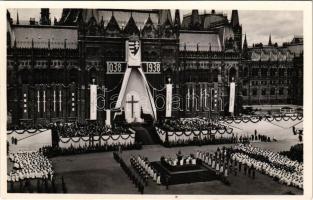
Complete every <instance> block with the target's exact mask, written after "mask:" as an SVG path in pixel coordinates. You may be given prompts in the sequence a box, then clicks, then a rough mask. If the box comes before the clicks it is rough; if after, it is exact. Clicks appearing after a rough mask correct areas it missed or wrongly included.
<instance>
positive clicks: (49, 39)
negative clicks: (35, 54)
mask: <svg viewBox="0 0 313 200" xmlns="http://www.w3.org/2000/svg"><path fill="white" fill-rule="evenodd" d="M48 49H50V39H48Z"/></svg>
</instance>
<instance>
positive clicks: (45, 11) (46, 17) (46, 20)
mask: <svg viewBox="0 0 313 200" xmlns="http://www.w3.org/2000/svg"><path fill="white" fill-rule="evenodd" d="M39 22H40V24H41V25H51V19H50V9H49V8H41V12H40V20H39Z"/></svg>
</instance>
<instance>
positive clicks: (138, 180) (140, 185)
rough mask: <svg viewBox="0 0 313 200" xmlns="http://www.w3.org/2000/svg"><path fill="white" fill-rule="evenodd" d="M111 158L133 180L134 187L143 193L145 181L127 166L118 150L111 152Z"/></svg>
mask: <svg viewBox="0 0 313 200" xmlns="http://www.w3.org/2000/svg"><path fill="white" fill-rule="evenodd" d="M113 158H114V160H115V161H116V162H118V163H120V166H121V168H122V169H123V171H124V172H125V173H126V174H127V176H128V178H129V179H130V180H131V181H132V182H133V184H134V185H135V187H137V188H138V192H140V193H141V194H143V193H144V189H145V181H144V180H143V179H142V178H141V177H138V176H137V174H136V173H135V172H134V171H133V170H131V168H129V167H128V166H127V164H126V163H125V161H124V160H123V158H122V157H121V156H120V154H119V153H118V152H115V151H114V152H113Z"/></svg>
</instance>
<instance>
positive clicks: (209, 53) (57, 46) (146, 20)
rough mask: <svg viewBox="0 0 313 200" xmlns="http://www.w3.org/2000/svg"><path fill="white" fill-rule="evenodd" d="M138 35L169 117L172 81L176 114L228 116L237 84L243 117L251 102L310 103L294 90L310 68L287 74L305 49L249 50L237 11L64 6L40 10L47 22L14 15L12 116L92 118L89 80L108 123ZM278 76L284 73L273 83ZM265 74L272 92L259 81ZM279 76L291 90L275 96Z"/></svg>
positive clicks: (159, 104)
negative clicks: (58, 12)
mask: <svg viewBox="0 0 313 200" xmlns="http://www.w3.org/2000/svg"><path fill="white" fill-rule="evenodd" d="M130 37H137V38H139V39H140V41H141V49H142V52H141V54H142V56H141V58H142V68H143V70H144V73H145V76H146V77H147V81H148V83H149V86H150V90H151V93H152V94H153V97H154V100H155V103H156V108H157V115H158V116H159V117H162V116H164V115H165V87H164V86H165V84H166V83H167V81H168V80H169V79H170V80H171V82H172V83H173V104H172V105H173V115H174V116H176V117H193V116H206V117H210V116H216V115H220V114H229V113H228V102H229V84H230V82H232V81H234V82H236V95H235V102H236V103H235V114H237V113H239V112H240V109H241V107H242V105H244V104H262V103H271V104H275V103H285V104H286V103H296V104H301V101H300V100H299V99H298V100H294V99H293V98H292V97H293V95H290V94H292V92H294V91H295V90H296V88H294V89H290V88H291V87H292V86H295V85H293V82H292V80H293V79H292V78H293V77H294V76H297V77H298V78H299V79H301V75H300V74H298V75H292V76H291V75H289V74H288V73H289V71H290V70H291V69H292V68H293V67H299V68H301V67H303V65H302V66H301V62H302V61H301V56H300V58H299V59H298V60H300V61H298V62H297V63H298V65H295V64H294V63H295V61H294V60H295V57H294V56H293V55H292V53H290V52H291V50H290V49H288V48H287V46H288V45H289V47H290V46H291V44H288V45H287V46H285V47H284V48H278V47H276V46H275V45H269V46H270V47H266V48H265V47H259V46H257V45H255V47H253V48H248V47H247V45H246V44H244V45H243V49H242V27H241V25H240V23H239V16H238V11H236V10H233V11H232V16H231V19H230V20H228V18H227V16H226V15H224V14H221V13H216V12H215V11H214V10H212V11H211V12H210V13H204V14H199V13H198V11H197V10H192V13H190V14H187V15H184V16H183V19H182V20H181V19H180V13H179V10H176V11H175V16H174V19H172V16H171V12H170V10H116V9H114V10H113V9H63V12H62V16H61V18H60V19H59V20H56V19H54V23H53V24H52V23H51V19H50V14H49V9H41V18H40V20H39V23H38V22H36V21H35V19H34V18H30V21H29V23H25V22H22V21H21V22H20V21H19V18H18V16H17V19H16V20H15V22H13V20H12V18H11V16H10V13H9V12H7V101H8V119H9V120H8V122H9V123H13V124H18V123H20V122H26V123H31V124H32V123H39V122H43V121H44V122H55V121H66V122H71V121H76V120H77V121H85V120H88V119H89V110H90V107H89V105H90V96H89V95H90V93H89V86H90V84H97V88H98V102H97V104H98V111H97V116H98V117H97V120H98V121H99V122H104V120H105V112H104V111H105V109H112V108H114V107H115V104H116V100H117V98H118V94H119V91H120V89H121V83H122V79H123V73H124V72H125V66H126V64H125V59H126V58H125V41H126V40H128V38H130ZM273 59H274V60H273ZM255 68H257V69H258V72H255ZM263 68H275V73H274V72H271V69H268V72H266V75H265V74H264V73H265V72H263V71H262V69H263ZM281 68H284V69H286V70H285V71H284V72H282V71H280V69H281ZM288 70H289V71H288ZM271 73H274V74H271ZM281 73H283V75H284V76H283V77H281ZM272 75H275V76H277V77H281V79H272V80H270V79H271V78H270V77H271V76H272ZM258 76H260V77H258ZM261 79H262V80H261ZM265 80H266V81H267V82H266V84H267V85H268V86H267V87H262V88H266V92H265V94H264V95H263V89H258V87H256V84H258V85H259V84H263V82H264V81H265ZM262 81H263V82H262ZM270 81H275V84H280V85H281V87H282V88H283V95H281V94H280V91H281V89H280V88H279V87H278V90H277V88H275V95H271V94H272V93H271V92H272V87H270V86H272V84H273V83H270ZM276 81H277V83H276ZM279 81H281V82H279ZM282 81H283V82H282ZM286 81H287V82H286ZM256 82H257V83H256ZM286 83H287V84H286ZM297 87H298V86H297ZM301 87H302V86H301ZM255 88H257V92H256V93H255ZM299 95H300V94H299ZM299 95H298V96H299ZM301 98H302V97H301Z"/></svg>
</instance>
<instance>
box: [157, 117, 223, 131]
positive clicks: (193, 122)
mask: <svg viewBox="0 0 313 200" xmlns="http://www.w3.org/2000/svg"><path fill="white" fill-rule="evenodd" d="M159 126H160V128H162V129H163V130H165V131H199V130H208V129H209V128H214V129H215V128H220V127H221V126H218V125H216V124H214V123H212V122H210V121H209V120H207V119H202V118H180V119H165V120H164V121H162V123H160V124H159Z"/></svg>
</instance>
